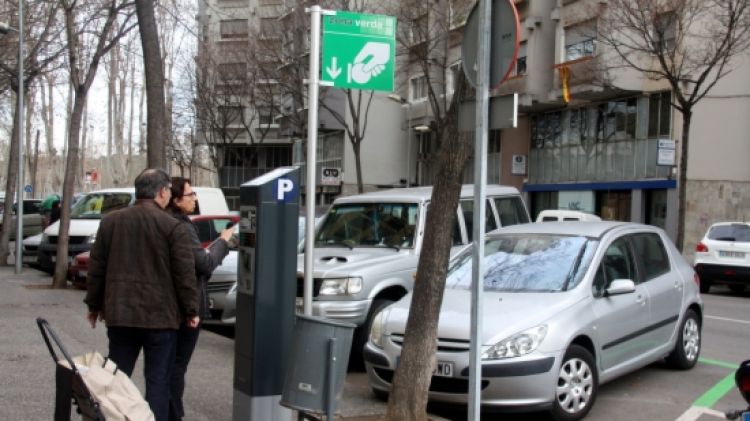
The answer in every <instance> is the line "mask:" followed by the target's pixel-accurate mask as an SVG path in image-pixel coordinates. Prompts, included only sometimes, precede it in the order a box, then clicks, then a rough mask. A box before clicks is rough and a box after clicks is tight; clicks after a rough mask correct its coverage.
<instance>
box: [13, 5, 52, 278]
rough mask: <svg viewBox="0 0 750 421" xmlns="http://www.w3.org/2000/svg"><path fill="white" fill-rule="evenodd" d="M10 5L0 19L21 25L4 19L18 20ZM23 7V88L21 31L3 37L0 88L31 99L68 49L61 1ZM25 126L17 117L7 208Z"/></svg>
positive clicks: (14, 123) (14, 183)
mask: <svg viewBox="0 0 750 421" xmlns="http://www.w3.org/2000/svg"><path fill="white" fill-rule="evenodd" d="M7 4H8V6H9V8H8V9H7V10H4V11H3V12H4V15H5V16H0V18H2V20H5V21H10V22H11V24H12V25H15V26H18V22H17V21H16V22H13V20H12V19H5V17H6V16H8V17H10V16H15V17H16V20H17V17H18V13H17V10H18V3H17V2H15V3H13V2H7ZM24 6H25V12H26V13H24V33H23V36H24V39H23V44H24V52H25V54H24V57H23V69H24V72H23V78H24V85H23V86H24V91H23V92H19V85H18V75H19V66H18V36H19V34H18V33H15V34H6V35H5V36H3V37H1V38H0V91H2V90H3V87H10V89H11V91H13V92H14V93H15V94H16V95H24V99H28V93H29V87H30V86H32V84H33V82H34V81H35V80H36V79H37V78H39V77H40V76H42V75H43V74H44V73H46V72H49V71H51V70H52V69H53V68H54V67H55V66H56V65H57V64H59V61H58V59H59V58H60V56H61V55H62V54H63V52H64V51H65V50H64V45H63V44H62V43H60V33H61V25H59V24H58V22H57V11H58V7H59V5H58V3H57V2H56V1H53V0H40V1H37V2H32V3H24ZM14 10H15V12H13V11H14ZM15 115H16V116H18V115H19V113H18V110H15ZM23 125H24V122H23V121H20V120H19V118H18V117H16V118H14V121H13V129H12V135H11V142H10V148H9V155H10V156H9V157H8V161H7V162H8V167H7V177H6V179H5V183H6V184H5V202H6V203H5V209H11V208H12V204H13V202H14V200H15V195H16V181H17V178H18V177H17V176H18V148H19V147H20V145H19V143H20V142H19V139H20V135H19V134H20V131H21V130H25V129H24V127H23ZM11 228H12V227H11V224H3V225H2V227H0V264H2V265H5V264H6V262H7V258H8V254H9V248H8V238H9V236H10V229H11Z"/></svg>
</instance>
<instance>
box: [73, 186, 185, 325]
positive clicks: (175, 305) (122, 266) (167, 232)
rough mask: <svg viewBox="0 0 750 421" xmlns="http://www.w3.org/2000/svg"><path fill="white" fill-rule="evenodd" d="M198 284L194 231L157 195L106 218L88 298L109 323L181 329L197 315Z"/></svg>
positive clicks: (92, 263) (93, 254)
mask: <svg viewBox="0 0 750 421" xmlns="http://www.w3.org/2000/svg"><path fill="white" fill-rule="evenodd" d="M197 286H198V284H197V282H196V279H195V262H194V260H193V250H192V239H191V237H190V234H189V233H188V231H187V230H186V229H185V226H184V225H183V224H181V223H180V222H179V221H178V220H176V219H175V218H173V217H172V216H171V215H170V214H169V213H168V212H166V211H164V210H163V209H161V208H160V207H159V206H158V205H157V204H156V202H154V201H153V200H152V199H143V200H138V201H136V204H135V206H133V207H130V208H127V209H123V210H119V211H115V212H112V213H110V214H109V215H106V216H105V217H104V218H103V219H102V222H101V224H100V225H99V231H98V232H97V234H96V242H95V243H94V246H93V247H92V249H91V260H90V262H89V271H88V291H87V292H86V298H85V300H84V302H85V303H86V304H88V307H89V311H100V312H102V313H103V315H104V320H105V322H106V324H107V326H123V327H139V328H146V329H177V328H179V325H180V322H181V321H182V319H184V318H185V317H190V316H195V315H197V314H198V298H199V290H198V288H197Z"/></svg>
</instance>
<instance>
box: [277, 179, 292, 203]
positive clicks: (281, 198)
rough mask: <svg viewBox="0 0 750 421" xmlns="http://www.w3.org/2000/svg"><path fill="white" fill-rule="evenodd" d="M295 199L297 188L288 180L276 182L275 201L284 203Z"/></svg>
mask: <svg viewBox="0 0 750 421" xmlns="http://www.w3.org/2000/svg"><path fill="white" fill-rule="evenodd" d="M296 197H297V186H296V185H295V184H294V181H292V180H290V179H288V178H279V179H277V180H276V201H278V202H283V203H286V202H288V201H289V200H291V199H295V198H296Z"/></svg>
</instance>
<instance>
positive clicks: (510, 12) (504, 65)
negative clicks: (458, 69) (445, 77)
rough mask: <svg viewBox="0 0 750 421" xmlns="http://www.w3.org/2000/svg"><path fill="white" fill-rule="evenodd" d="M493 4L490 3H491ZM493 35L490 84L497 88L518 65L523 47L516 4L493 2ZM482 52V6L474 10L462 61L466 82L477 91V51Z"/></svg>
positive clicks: (465, 34) (465, 39) (499, 0)
mask: <svg viewBox="0 0 750 421" xmlns="http://www.w3.org/2000/svg"><path fill="white" fill-rule="evenodd" d="M488 1H489V0H488ZM490 22H491V25H490V26H491V34H490V80H489V85H490V87H491V88H495V87H496V86H497V85H499V84H501V83H502V82H504V81H505V79H507V78H508V77H509V76H510V74H511V72H512V71H513V67H514V66H515V65H516V58H517V57H518V48H519V46H520V39H519V37H520V35H519V34H520V26H521V24H520V23H519V22H518V11H517V10H516V6H515V5H514V4H513V0H492V18H491V19H490ZM478 48H479V2H477V4H476V5H474V8H473V9H472V10H471V14H470V15H469V19H468V20H467V21H466V27H465V28H464V34H463V41H462V43H461V61H462V66H463V68H464V74H465V75H466V79H467V80H468V81H469V83H471V85H472V86H474V87H475V88H476V87H477V61H478V60H477V59H478V57H477V50H478Z"/></svg>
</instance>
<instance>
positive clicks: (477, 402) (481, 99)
mask: <svg viewBox="0 0 750 421" xmlns="http://www.w3.org/2000/svg"><path fill="white" fill-rule="evenodd" d="M491 17H492V3H491V2H490V0H480V2H479V25H478V26H479V28H478V30H479V37H478V40H479V45H478V51H477V55H478V69H477V90H476V95H477V98H476V99H477V101H476V126H475V127H476V131H475V139H474V216H473V218H474V232H473V239H472V241H473V246H474V247H473V251H474V256H473V257H474V259H473V262H472V267H471V276H472V282H471V344H470V347H469V419H470V420H478V419H479V417H480V413H481V393H482V392H481V388H480V382H481V380H482V355H481V352H482V345H483V338H482V307H483V306H482V295H483V292H484V227H485V220H484V218H485V210H486V209H485V206H486V205H485V202H486V199H485V195H486V191H485V190H486V188H485V187H486V186H485V184H486V183H487V127H488V126H489V125H488V105H489V78H490V53H489V51H490V18H491Z"/></svg>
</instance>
